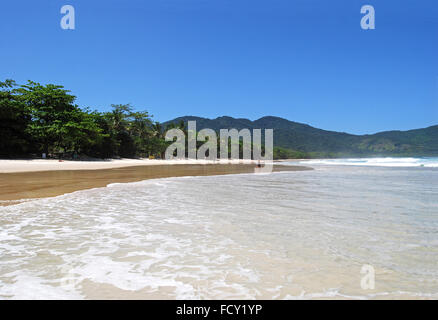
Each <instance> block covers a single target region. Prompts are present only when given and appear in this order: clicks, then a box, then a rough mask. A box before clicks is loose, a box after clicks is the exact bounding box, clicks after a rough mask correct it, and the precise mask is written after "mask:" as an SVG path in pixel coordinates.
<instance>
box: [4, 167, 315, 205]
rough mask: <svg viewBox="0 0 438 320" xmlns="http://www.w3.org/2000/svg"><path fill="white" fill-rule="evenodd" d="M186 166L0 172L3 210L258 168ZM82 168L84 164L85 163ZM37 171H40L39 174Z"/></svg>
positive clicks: (279, 169) (299, 168)
mask: <svg viewBox="0 0 438 320" xmlns="http://www.w3.org/2000/svg"><path fill="white" fill-rule="evenodd" d="M12 161H20V160H12ZM49 161H51V160H49ZM139 161H144V160H139ZM150 161H154V160H150ZM156 161H163V160H156ZM174 162H176V164H175V163H174ZM187 162H188V161H187V160H182V161H181V160H179V161H178V160H175V161H172V163H170V162H168V163H167V164H161V163H159V162H155V164H153V165H152V164H148V165H134V164H133V162H130V163H129V164H128V163H126V161H125V162H124V163H125V165H124V166H121V167H120V166H118V167H111V168H93V167H92V168H87V169H82V168H79V167H77V168H76V169H68V170H62V169H61V170H59V169H58V170H57V169H54V167H52V169H51V170H45V171H43V170H41V168H42V167H41V166H39V167H37V168H34V171H30V170H28V171H16V172H14V171H12V172H1V173H0V206H9V205H14V204H19V203H22V202H26V201H29V200H33V199H40V198H49V197H55V196H59V195H63V194H67V193H71V192H75V191H79V190H87V189H94V188H101V187H106V186H107V185H109V184H111V183H128V182H137V181H142V180H149V179H158V178H171V177H184V176H214V175H227V174H242V173H254V171H255V168H256V166H255V164H254V163H246V164H242V163H241V164H239V162H238V161H236V162H235V163H231V164H225V163H216V164H215V163H211V162H207V161H203V162H201V163H199V162H194V161H192V162H194V163H195V164H193V163H187ZM61 164H63V162H61ZM120 164H123V162H121V163H117V164H116V165H120ZM82 165H84V164H83V163H82ZM0 168H1V167H0ZM17 168H18V167H17ZM17 168H16V169H17ZM36 169H40V170H39V171H36ZM305 170H312V168H309V167H303V166H281V165H274V172H282V171H305Z"/></svg>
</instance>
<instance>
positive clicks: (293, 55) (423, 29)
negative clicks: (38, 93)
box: [0, 0, 438, 133]
mask: <svg viewBox="0 0 438 320" xmlns="http://www.w3.org/2000/svg"><path fill="white" fill-rule="evenodd" d="M66 4H70V5H73V6H74V7H75V11H76V30H62V29H61V27H60V20H61V17H62V15H61V13H60V9H61V7H62V6H63V5H66ZM365 4H370V5H373V6H374V7H375V10H376V29H375V30H367V31H365V30H362V29H361V27H360V20H361V18H362V16H363V15H362V14H361V13H360V8H361V7H362V5H365ZM0 30H1V36H2V41H1V43H2V44H1V46H2V47H1V50H0V79H2V80H3V79H6V78H12V79H15V80H16V81H17V82H19V83H24V82H25V81H26V80H27V79H31V80H34V81H37V82H41V83H44V84H46V83H55V84H62V85H64V86H65V87H66V88H68V89H70V90H71V91H72V92H73V94H75V95H76V96H78V99H77V103H78V104H79V105H80V106H82V107H86V106H89V107H91V108H93V109H98V110H101V111H104V110H109V108H110V105H111V104H113V103H114V104H117V103H131V104H132V105H133V106H134V107H136V109H138V110H147V111H149V112H150V113H151V114H153V115H154V119H156V120H158V121H166V120H169V119H172V118H175V117H177V116H183V115H197V116H203V117H210V118H212V117H213V118H214V117H217V116H222V115H229V116H233V117H244V118H249V119H253V120H255V119H257V118H259V117H262V116H265V115H275V116H280V117H284V118H287V119H290V120H293V121H298V122H303V123H308V124H310V125H312V126H315V127H319V128H323V129H328V130H336V131H346V132H351V133H373V132H377V131H382V130H390V129H401V130H406V129H412V128H419V127H426V126H430V125H436V124H438V3H437V1H436V0H416V1H413V0H404V1H393V0H362V1H357V0H332V1H328V0H324V1H323V0H319V1H314V0H264V1H260V0H153V1H152V0H125V1H122V0H118V1H116V0H106V1H101V0H93V1H91V0H68V1H67V0H62V1H59V0H44V1H34V0H32V1H23V0H14V1H11V0H5V1H2V6H1V11H0Z"/></svg>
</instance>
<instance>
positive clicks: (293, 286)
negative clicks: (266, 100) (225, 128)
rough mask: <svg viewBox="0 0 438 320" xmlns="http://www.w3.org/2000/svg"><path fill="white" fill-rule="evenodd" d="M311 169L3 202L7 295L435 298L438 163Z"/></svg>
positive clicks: (2, 293) (3, 287) (0, 266)
mask: <svg viewBox="0 0 438 320" xmlns="http://www.w3.org/2000/svg"><path fill="white" fill-rule="evenodd" d="M316 168H317V169H316V170H314V171H303V172H289V173H284V172H283V173H278V174H276V173H274V174H272V175H265V176H258V175H229V176H217V177H189V178H168V179H157V180H147V181H141V182H134V183H128V184H112V185H110V186H109V187H107V188H98V189H92V190H85V191H78V192H74V193H71V194H67V195H63V196H59V197H55V198H48V199H39V200H33V201H29V202H25V203H21V204H17V205H13V206H8V207H1V208H0V256H1V260H0V298H10V299H14V298H60V299H62V298H120V297H124V296H126V297H132V295H133V294H136V295H137V296H136V297H143V298H154V297H164V298H180V299H205V298H216V299H221V298H222V299H239V298H240V299H253V298H267V299H271V298H275V299H307V298H316V299H317V298H351V299H379V298H381V297H385V298H391V297H399V296H403V297H408V298H409V297H414V298H432V299H435V298H437V297H436V293H437V292H438V283H437V279H438V271H437V269H436V257H437V256H438V216H437V214H438V203H437V201H436V199H438V170H436V169H434V168H424V170H418V169H415V168H395V169H391V170H389V169H388V168H383V167H382V168H379V167H356V166H353V167H345V166H337V167H330V168H329V169H327V168H326V167H324V168H322V169H318V168H319V167H318V166H316ZM363 264H371V265H373V266H374V267H375V269H376V289H375V290H373V291H372V292H368V291H364V290H362V289H361V288H360V285H359V284H360V279H361V276H362V275H361V274H360V270H361V266H362V265H363Z"/></svg>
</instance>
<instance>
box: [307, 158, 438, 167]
mask: <svg viewBox="0 0 438 320" xmlns="http://www.w3.org/2000/svg"><path fill="white" fill-rule="evenodd" d="M301 163H302V164H308V165H343V166H376V167H426V168H438V158H351V159H315V160H304V161H301Z"/></svg>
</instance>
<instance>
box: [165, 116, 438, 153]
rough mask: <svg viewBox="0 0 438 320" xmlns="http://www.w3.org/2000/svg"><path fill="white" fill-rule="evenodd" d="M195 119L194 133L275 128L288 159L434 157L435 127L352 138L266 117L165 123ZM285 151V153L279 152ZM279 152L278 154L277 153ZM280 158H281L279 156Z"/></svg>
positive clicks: (279, 146)
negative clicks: (204, 129)
mask: <svg viewBox="0 0 438 320" xmlns="http://www.w3.org/2000/svg"><path fill="white" fill-rule="evenodd" d="M189 120H196V124H197V130H201V129H203V128H211V129H214V130H216V131H218V130H219V129H230V128H236V129H239V130H240V129H242V128H248V129H255V128H259V129H274V146H275V147H277V149H279V150H277V151H282V152H284V153H288V152H289V151H294V153H292V154H290V155H291V156H294V155H295V156H303V157H343V156H437V155H438V126H433V127H429V128H425V129H416V130H410V131H387V132H380V133H376V134H372V135H353V134H348V133H344V132H335V131H327V130H322V129H318V128H314V127H311V126H309V125H307V124H302V123H298V122H293V121H289V120H286V119H283V118H279V117H272V116H267V117H263V118H260V119H258V120H255V121H251V120H248V119H235V118H232V117H219V118H216V119H206V118H200V117H193V116H186V117H180V118H176V119H174V120H171V121H168V122H165V123H164V124H163V125H164V126H166V124H169V123H180V122H181V121H184V122H187V121H189ZM281 149H285V150H281ZM277 153H278V152H277ZM280 157H282V156H280Z"/></svg>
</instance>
